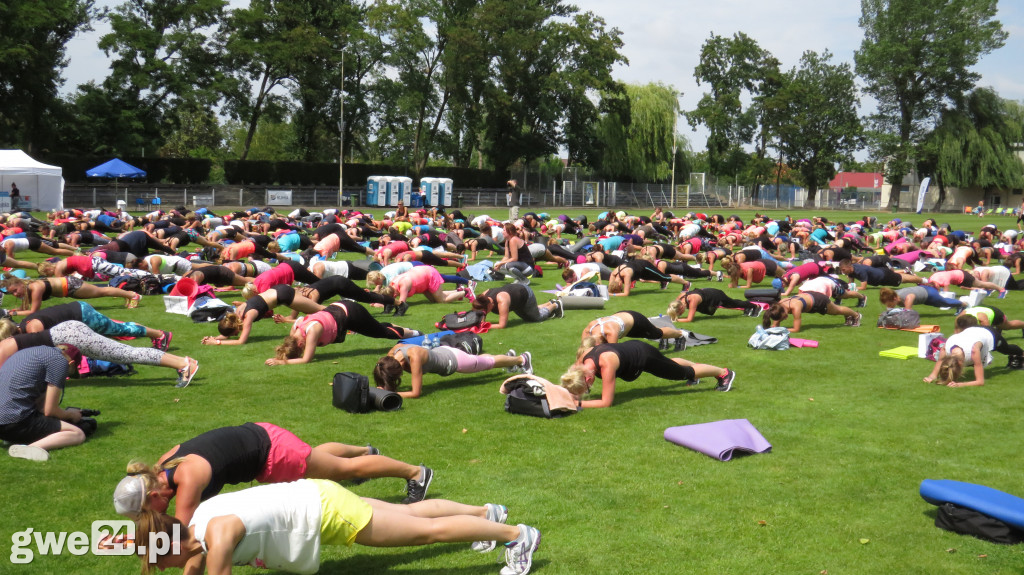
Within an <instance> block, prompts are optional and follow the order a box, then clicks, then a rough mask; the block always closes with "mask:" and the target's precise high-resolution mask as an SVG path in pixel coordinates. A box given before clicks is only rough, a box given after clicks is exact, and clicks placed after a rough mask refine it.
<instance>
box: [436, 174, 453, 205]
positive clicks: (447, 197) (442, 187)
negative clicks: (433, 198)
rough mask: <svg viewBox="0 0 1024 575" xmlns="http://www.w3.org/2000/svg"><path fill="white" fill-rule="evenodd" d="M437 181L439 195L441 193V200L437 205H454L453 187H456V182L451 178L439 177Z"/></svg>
mask: <svg viewBox="0 0 1024 575" xmlns="http://www.w3.org/2000/svg"><path fill="white" fill-rule="evenodd" d="M437 182H438V188H439V190H438V192H439V193H438V195H440V200H441V202H440V203H439V204H435V205H439V206H445V207H450V206H451V205H452V188H453V187H454V182H452V179H451V178H438V179H437Z"/></svg>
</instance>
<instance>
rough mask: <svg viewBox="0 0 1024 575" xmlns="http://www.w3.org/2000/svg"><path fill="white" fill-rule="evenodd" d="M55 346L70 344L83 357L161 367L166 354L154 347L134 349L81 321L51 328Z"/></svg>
mask: <svg viewBox="0 0 1024 575" xmlns="http://www.w3.org/2000/svg"><path fill="white" fill-rule="evenodd" d="M50 338H51V339H53V344H54V345H59V344H62V343H64V344H69V345H73V346H75V347H77V348H78V350H79V351H81V352H82V355H84V356H86V357H91V358H93V359H102V360H103V361H112V362H114V363H138V364H142V365H160V359H161V358H162V357H163V356H164V352H163V351H160V350H159V349H155V348H152V347H133V346H130V345H125V344H123V343H119V342H116V341H114V340H112V339H109V338H106V337H103V336H102V335H100V334H98V333H96V332H94V331H93V330H91V329H89V326H87V325H85V324H84V323H82V322H80V321H65V322H61V323H58V324H57V325H55V326H53V327H51V328H50Z"/></svg>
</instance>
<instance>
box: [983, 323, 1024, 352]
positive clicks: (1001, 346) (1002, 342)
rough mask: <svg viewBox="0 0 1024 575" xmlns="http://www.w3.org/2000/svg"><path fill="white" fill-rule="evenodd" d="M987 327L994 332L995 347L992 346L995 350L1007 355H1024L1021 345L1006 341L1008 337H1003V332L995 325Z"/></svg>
mask: <svg viewBox="0 0 1024 575" xmlns="http://www.w3.org/2000/svg"><path fill="white" fill-rule="evenodd" d="M982 327H984V326H982ZM985 329H987V330H988V331H989V332H990V333H991V334H992V339H993V340H994V341H995V347H994V348H992V349H993V351H998V352H999V353H1002V354H1005V355H1024V350H1022V349H1021V348H1020V346H1019V345H1013V344H1011V343H1010V342H1008V341H1006V338H1005V337H1003V334H1002V333H1001V332H1000V331H999V330H998V329H995V328H993V327H985Z"/></svg>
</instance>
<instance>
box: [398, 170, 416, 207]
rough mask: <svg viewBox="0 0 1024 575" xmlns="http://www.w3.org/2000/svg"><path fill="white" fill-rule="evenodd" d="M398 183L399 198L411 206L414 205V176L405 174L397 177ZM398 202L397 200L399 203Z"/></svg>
mask: <svg viewBox="0 0 1024 575" xmlns="http://www.w3.org/2000/svg"><path fill="white" fill-rule="evenodd" d="M395 180H396V185H397V186H398V199H399V200H402V203H403V204H405V205H407V206H411V205H412V178H407V177H405V176H399V177H397V178H395ZM397 203H398V202H395V204H396V205H397Z"/></svg>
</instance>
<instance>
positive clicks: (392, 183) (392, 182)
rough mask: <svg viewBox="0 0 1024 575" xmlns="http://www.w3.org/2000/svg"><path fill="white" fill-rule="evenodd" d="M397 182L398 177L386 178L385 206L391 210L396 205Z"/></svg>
mask: <svg viewBox="0 0 1024 575" xmlns="http://www.w3.org/2000/svg"><path fill="white" fill-rule="evenodd" d="M398 180H399V178H398V176H388V177H387V185H388V195H387V198H386V201H387V203H386V204H385V205H386V206H388V207H391V208H393V207H395V206H397V205H398Z"/></svg>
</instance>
